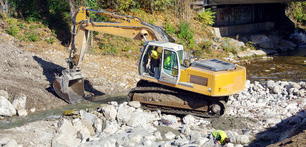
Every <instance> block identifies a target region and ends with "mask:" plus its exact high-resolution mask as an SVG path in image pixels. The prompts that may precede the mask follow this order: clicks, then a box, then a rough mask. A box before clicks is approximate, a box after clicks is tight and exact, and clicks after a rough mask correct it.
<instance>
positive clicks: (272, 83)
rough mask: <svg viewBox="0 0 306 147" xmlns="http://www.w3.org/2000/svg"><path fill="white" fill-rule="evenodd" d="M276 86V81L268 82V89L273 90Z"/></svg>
mask: <svg viewBox="0 0 306 147" xmlns="http://www.w3.org/2000/svg"><path fill="white" fill-rule="evenodd" d="M274 86H275V82H274V81H272V80H269V81H268V82H267V87H268V88H270V89H273V88H274Z"/></svg>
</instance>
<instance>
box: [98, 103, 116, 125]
mask: <svg viewBox="0 0 306 147" xmlns="http://www.w3.org/2000/svg"><path fill="white" fill-rule="evenodd" d="M100 109H101V110H102V113H103V114H104V116H105V118H106V119H108V120H112V121H113V120H115V119H116V116H117V110H116V108H115V106H113V105H105V104H102V105H101V108H100Z"/></svg>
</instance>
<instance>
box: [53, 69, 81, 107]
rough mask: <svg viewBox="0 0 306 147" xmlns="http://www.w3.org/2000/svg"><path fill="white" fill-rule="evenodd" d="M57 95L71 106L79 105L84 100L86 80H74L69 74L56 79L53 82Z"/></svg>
mask: <svg viewBox="0 0 306 147" xmlns="http://www.w3.org/2000/svg"><path fill="white" fill-rule="evenodd" d="M53 89H54V91H55V92H56V94H57V95H58V96H59V97H61V98H62V99H64V100H65V101H66V102H68V103H69V104H75V103H79V102H81V101H82V100H83V99H84V95H85V93H84V78H83V77H80V78H73V77H71V76H70V75H68V74H63V75H62V76H60V77H56V79H55V80H54V81H53Z"/></svg>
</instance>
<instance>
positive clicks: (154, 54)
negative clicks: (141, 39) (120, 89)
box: [146, 49, 161, 79]
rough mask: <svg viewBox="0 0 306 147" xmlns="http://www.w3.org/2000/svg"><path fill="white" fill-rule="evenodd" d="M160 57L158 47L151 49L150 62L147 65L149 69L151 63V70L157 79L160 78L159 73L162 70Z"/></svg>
mask: <svg viewBox="0 0 306 147" xmlns="http://www.w3.org/2000/svg"><path fill="white" fill-rule="evenodd" d="M160 58H161V55H160V53H159V52H158V51H157V50H156V49H153V50H151V52H150V54H149V59H148V63H147V65H146V68H147V69H148V68H149V65H150V67H151V71H153V73H154V78H156V79H159V75H160V72H159V66H160Z"/></svg>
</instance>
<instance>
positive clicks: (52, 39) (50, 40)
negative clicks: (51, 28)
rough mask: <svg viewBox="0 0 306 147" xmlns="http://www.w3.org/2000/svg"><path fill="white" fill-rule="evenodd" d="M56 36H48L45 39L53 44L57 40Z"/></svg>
mask: <svg viewBox="0 0 306 147" xmlns="http://www.w3.org/2000/svg"><path fill="white" fill-rule="evenodd" d="M55 39H56V38H55V37H48V38H46V39H45V41H46V42H47V43H48V44H53V43H54V42H55Z"/></svg>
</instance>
